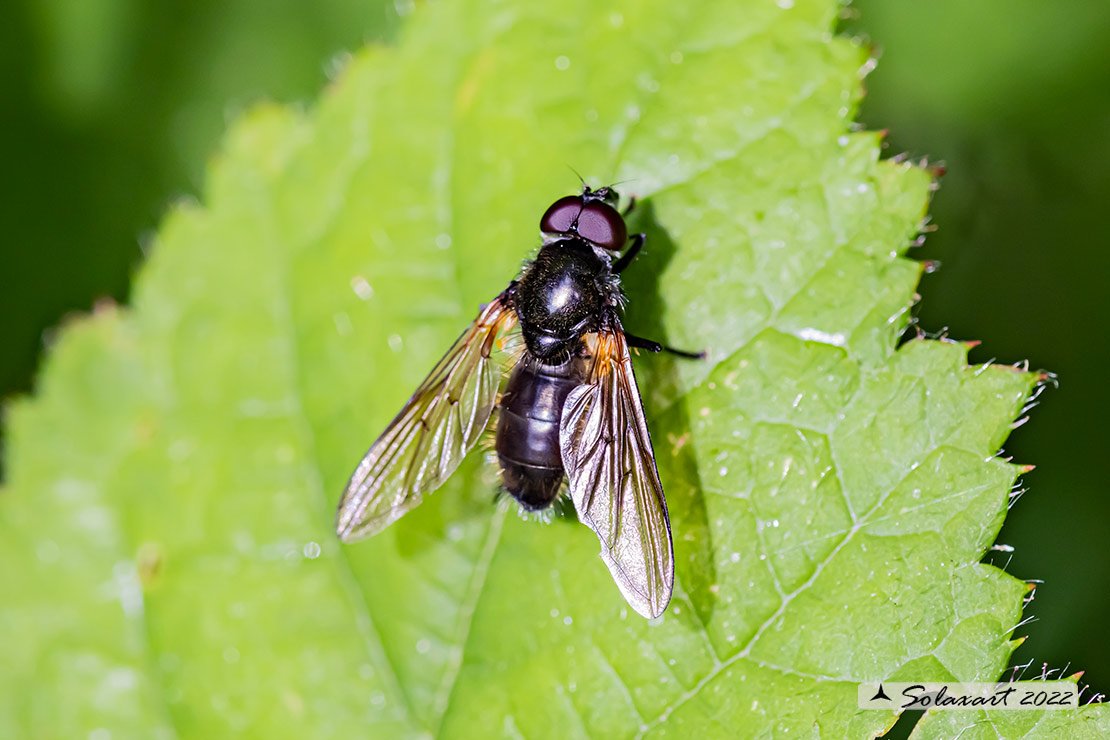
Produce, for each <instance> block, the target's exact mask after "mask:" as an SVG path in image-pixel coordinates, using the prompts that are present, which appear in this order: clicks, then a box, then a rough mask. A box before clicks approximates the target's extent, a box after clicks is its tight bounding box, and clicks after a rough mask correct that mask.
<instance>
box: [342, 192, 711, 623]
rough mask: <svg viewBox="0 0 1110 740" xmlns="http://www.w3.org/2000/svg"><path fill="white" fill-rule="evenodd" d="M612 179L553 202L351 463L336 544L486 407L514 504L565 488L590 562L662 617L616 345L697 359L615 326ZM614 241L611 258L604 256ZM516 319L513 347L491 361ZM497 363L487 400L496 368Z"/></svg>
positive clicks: (458, 440)
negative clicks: (494, 292) (593, 542)
mask: <svg viewBox="0 0 1110 740" xmlns="http://www.w3.org/2000/svg"><path fill="white" fill-rule="evenodd" d="M618 200H619V196H618V195H617V192H616V191H615V190H614V189H613V188H611V187H603V188H599V189H597V190H591V189H590V188H589V187H588V186H583V189H582V192H581V193H580V194H578V195H568V196H566V197H563V198H560V199H559V200H557V201H555V202H554V203H553V204H552V205H551V206H550V207H549V208H548V209H547V211H546V212H545V213H544V215H543V218H541V219H540V231H541V232H542V233H543V246H542V247H541V248H540V251H539V253H538V254H537V255H536V258H535V259H534V260H532V261H531V262H529V263H528V264H526V265H525V267H524V269H523V270H522V271H521V273H520V275H519V277H518V278H517V279H516V280H514V281H513V282H511V283H509V286H508V287H507V288H506V289H505V290H504V291H503V292H502V293H501V294H500V295H499V296H497V297H496V298H494V299H493V301H491V302H490V303H488V304H487V305H485V306H484V307H483V308H482V310H481V312H480V313H479V314H478V316H477V318H476V319H475V320H474V321H473V323H471V325H470V326H469V327H468V328H467V329H466V331H464V332H463V334H462V336H460V337H459V338H458V339H457V340H456V341H455V343H454V344H453V345H452V346H451V348H450V349H449V350H447V354H445V355H444V356H443V358H442V359H441V360H440V361H439V362H438V363H437V364H436V366H435V367H434V368H433V369H432V371H431V373H430V374H429V375H428V377H427V378H426V379H425V380H424V382H423V383H421V384H420V387H418V388H417V389H416V392H415V393H413V395H412V397H411V398H410V399H409V400H408V402H407V403H406V404H405V406H404V407H403V408H402V409H401V412H400V413H399V414H397V416H396V417H395V418H394V419H393V421H392V422H390V423H389V426H387V427H386V429H385V431H384V432H383V433H382V435H381V436H380V437H378V439H377V440H376V441H375V442H374V444H373V445H371V447H370V449H369V450H368V451H367V453H366V455H365V456H364V457H363V458H362V461H361V462H360V463H359V464H358V467H357V468H356V469H355V472H354V474H353V475H352V476H351V479H350V481H349V482H348V483H347V488H346V490H345V491H344V492H343V496H342V498H341V499H340V501H339V510H338V513H337V516H336V531H337V533H338V535H339V538H340V539H341V540H343V541H345V542H353V541H355V540H359V539H362V538H365V537H369V536H371V535H373V534H376V533H378V532H380V531H381V530H383V529H384V528H385V527H387V526H389V525H390V524H392V523H393V522H395V521H396V520H397V519H399V518H400V517H401V516H403V515H404V514H405V513H406V512H408V511H409V510H411V509H412V508H413V507H415V506H416V505H417V504H419V503H420V501H421V500H422V499H423V497H424V495H425V494H428V493H431V492H432V491H434V490H435V489H436V488H438V487H439V486H440V485H442V484H443V483H444V481H446V480H447V478H448V477H449V476H450V475H451V474H452V473H453V472H454V471H455V469H456V468H457V467H458V465H459V463H460V462H461V461H462V459H463V457H464V456H465V455H466V454H467V453H468V452H469V451H470V450H471V449H473V447H474V445H475V444H476V443H477V442H478V440H479V438H480V436H481V434H482V433H483V432H484V430H485V429H486V427H487V426H488V424H489V420H490V417H491V415H492V414H493V410H494V407H495V406H499V413H498V414H497V428H496V438H495V439H496V442H495V450H496V453H497V457H498V461H499V463H500V466H501V482H502V485H503V487H504V488H505V490H506V491H507V492H508V493H509V494H511V495H512V496H513V498H515V499H516V501H517V502H518V503H519V504H520V506H521V507H522V508H523V509H525V510H528V511H540V510H544V509H546V508H548V507H549V506H551V505H552V504H553V503H554V502H555V501H556V500H557V499H558V498H559V496H560V494H561V492H562V491H563V484H564V481H566V482H567V492H568V493H569V496H570V499H571V501H572V502H573V504H574V508H575V510H576V511H577V513H578V519H579V521H581V522H582V523H583V524H585V525H586V526H587V527H589V528H590V529H592V530H593V531H594V532H595V533H596V534H597V536H598V539H599V540H600V541H601V558H602V560H603V561H604V562H605V564H606V565H607V566H608V568H609V571H610V573H611V574H612V576H613V580H614V581H615V582H616V584H617V587H618V588H619V589H620V591H621V594H622V595H623V596H624V598H625V599H626V600H627V601H628V603H629V605H630V606H632V608H633V609H635V610H636V611H637V612H638V613H639V614H641V615H643V616H645V617H657V616H659V615H660V614H662V613H663V610H664V609H666V607H667V604H668V603H669V601H670V598H671V591H672V589H673V587H674V548H673V545H672V542H671V528H670V520H669V518H668V515H667V502H666V499H665V498H664V496H663V486H662V485H661V484H660V482H659V473H658V471H657V470H656V466H655V454H654V452H653V451H652V447H651V435H650V434H649V433H648V427H647V422H646V421H645V419H644V409H643V403H642V401H641V399H640V393H639V389H638V388H637V386H636V377H635V375H634V374H633V372H632V359H631V356H630V348H632V347H637V348H641V349H646V350H650V351H652V352H660V351H664V350H665V351H668V352H672V353H674V354H677V355H680V356H683V357H690V358H699V357H702V355H701V354H694V353H690V352H682V351H679V350H674V349H671V348H669V347H664V346H662V345H660V344H659V343H657V342H653V341H650V340H645V339H642V338H639V337H635V336H632V335H630V334H627V333H626V332H625V331H624V329H623V327H622V326H621V321H620V313H621V310H622V308H623V305H624V294H623V293H622V292H621V288H620V279H619V277H618V275H619V274H620V273H621V272H622V271H623V270H624V269H625V268H626V267H628V265H629V264H630V263H631V262H632V260H633V259H634V258H635V257H636V255H637V254H638V253H639V251H640V249H641V248H642V247H643V245H644V238H645V237H644V235H643V234H636V235H634V236H632V238H631V240H630V239H629V237H628V230H627V226H626V224H625V220H624V215H627V213H628V210H631V207H632V206H631V205H630V206H629V208H628V210H626V211H625V213H624V214H623V215H622V213H621V212H620V211H618V210H617V207H616V206H617V202H618ZM626 245H627V247H628V248H627V250H625V251H624V254H623V255H621V256H620V257H616V255H617V254H618V253H619V252H621V250H623V249H624V247H625V246H626ZM517 326H519V328H520V335H521V336H522V337H523V340H524V350H523V352H521V353H520V354H519V356H518V357H517V359H516V361H515V363H506V362H500V363H499V362H497V361H495V360H494V359H493V354H494V353H493V350H494V348H495V346H497V343H498V341H499V340H502V339H503V338H504V337H505V335H506V334H507V333H508V332H509V331H511V330H512V329H514V328H516V327H517ZM506 372H509V373H510V375H509V380H508V383H507V384H506V385H505V389H504V392H503V393H501V395H500V398H499V397H498V389H499V387H500V383H501V379H502V377H503V375H504V374H505V373H506Z"/></svg>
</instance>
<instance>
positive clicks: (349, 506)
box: [335, 293, 516, 542]
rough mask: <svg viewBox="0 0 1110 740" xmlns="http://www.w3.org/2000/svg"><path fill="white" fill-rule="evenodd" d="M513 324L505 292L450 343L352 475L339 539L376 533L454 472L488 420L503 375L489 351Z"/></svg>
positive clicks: (339, 515)
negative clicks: (500, 335)
mask: <svg viewBox="0 0 1110 740" xmlns="http://www.w3.org/2000/svg"><path fill="white" fill-rule="evenodd" d="M515 324H516V314H515V312H514V311H512V310H511V308H510V307H509V306H508V301H507V298H506V294H504V293H502V294H501V295H500V296H498V298H497V299H495V300H494V301H493V302H492V303H489V304H488V305H486V307H485V308H483V309H482V312H481V313H480V314H478V318H476V319H475V320H474V323H472V324H471V325H470V327H469V328H468V329H467V330H466V331H464V332H463V333H462V336H460V337H459V338H458V339H457V340H456V341H455V343H454V344H453V345H451V349H449V350H447V354H445V355H444V356H443V358H442V359H441V360H440V361H439V362H438V363H437V364H436V366H435V368H433V369H432V372H431V373H430V374H429V375H428V377H427V378H426V379H425V380H424V382H423V383H421V384H420V387H419V388H417V389H416V392H415V393H413V394H412V398H410V399H409V400H408V402H407V403H406V404H405V406H404V408H402V409H401V413H399V414H397V416H396V418H394V419H393V421H391V422H390V423H389V426H388V427H386V429H385V431H384V432H382V435H381V436H380V437H378V439H377V440H376V441H375V442H374V444H373V445H371V447H370V449H369V450H368V451H367V452H366V455H365V456H364V457H363V458H362V462H360V463H359V464H358V467H357V468H356V469H355V472H354V474H353V475H352V476H351V480H350V481H348V483H347V488H346V490H345V491H344V492H343V497H342V498H341V499H340V500H339V510H338V512H337V513H336V519H335V529H336V533H337V534H338V535H339V538H340V539H341V540H343V541H345V542H352V541H354V540H359V539H362V538H364V537H369V536H370V535H373V534H377V533H378V532H380V531H381V530H383V529H385V528H386V527H387V526H389V525H390V524H392V523H393V522H395V521H397V520H398V519H400V518H401V516H402V515H404V514H405V513H406V512H408V511H409V510H410V509H412V508H413V507H414V506H416V505H417V504H419V503H420V502H421V500H422V499H423V498H424V494H426V493H430V492H432V491H434V490H435V489H436V488H438V487H439V486H440V485H441V484H442V483H443V482H444V481H445V480H447V478H448V477H449V476H450V475H451V473H453V472H455V468H457V467H458V466H459V463H460V462H462V459H463V457H464V456H465V455H466V453H467V452H469V451H470V449H471V448H472V447H473V446H474V443H475V442H477V441H478V438H479V436H480V435H481V434H482V432H483V430H485V428H486V424H488V423H489V417H490V413H491V412H492V411H493V406H494V404H495V403H496V402H497V388H498V384H499V381H500V375H501V368H500V366H499V364H498V363H495V362H494V361H493V360H491V359H490V355H491V354H492V352H493V349H494V346H495V344H496V342H497V338H498V335H499V334H501V333H502V332H505V331H507V330H509V329H511V328H512V327H513V326H514V325H515Z"/></svg>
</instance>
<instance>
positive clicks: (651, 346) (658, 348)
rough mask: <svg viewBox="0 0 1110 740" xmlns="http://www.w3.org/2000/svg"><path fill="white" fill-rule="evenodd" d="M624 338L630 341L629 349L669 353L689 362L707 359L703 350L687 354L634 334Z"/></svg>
mask: <svg viewBox="0 0 1110 740" xmlns="http://www.w3.org/2000/svg"><path fill="white" fill-rule="evenodd" d="M624 338H625V339H626V340H628V346H629V347H637V348H639V349H646V350H647V351H648V352H669V353H670V354H672V355H677V356H679V357H685V358H686V359H689V360H704V359H705V351H704V350H702V351H701V352H687V351H686V350H682V349H675V348H674V347H667V346H665V345H662V344H660V343H659V342H653V341H652V340H650V339H644V338H643V337H638V336H636V335H634V334H629V333H628V332H625V333H624Z"/></svg>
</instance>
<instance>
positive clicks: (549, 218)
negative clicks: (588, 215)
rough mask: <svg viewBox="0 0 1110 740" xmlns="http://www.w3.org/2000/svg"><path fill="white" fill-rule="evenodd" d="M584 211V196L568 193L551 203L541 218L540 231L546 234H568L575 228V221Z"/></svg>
mask: <svg viewBox="0 0 1110 740" xmlns="http://www.w3.org/2000/svg"><path fill="white" fill-rule="evenodd" d="M581 212H582V196H581V195H568V196H565V197H563V198H559V200H557V201H555V202H554V203H552V204H551V207H550V208H548V209H547V211H546V212H545V213H544V214H543V218H541V219H540V231H542V232H543V233H545V234H566V233H567V232H570V231H573V230H574V222H575V221H576V220H578V214H579V213H581Z"/></svg>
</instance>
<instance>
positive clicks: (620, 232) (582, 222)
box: [578, 200, 628, 252]
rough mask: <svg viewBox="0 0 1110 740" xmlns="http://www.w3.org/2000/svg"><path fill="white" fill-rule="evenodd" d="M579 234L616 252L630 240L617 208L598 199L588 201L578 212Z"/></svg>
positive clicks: (603, 247)
mask: <svg viewBox="0 0 1110 740" xmlns="http://www.w3.org/2000/svg"><path fill="white" fill-rule="evenodd" d="M578 235H579V236H580V237H582V238H583V239H585V240H586V241H589V242H593V243H594V244H596V245H597V246H599V247H601V248H602V249H611V250H613V251H616V252H619V251H620V250H621V249H623V248H624V243H625V242H626V241H628V229H627V227H626V226H625V225H624V219H623V218H622V217H621V215H620V213H618V212H617V209H616V208H613V206H611V205H609V204H607V203H602V202H601V201H597V200H595V201H590V202H589V203H586V205H584V206H583V207H582V212H581V213H580V214H578Z"/></svg>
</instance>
